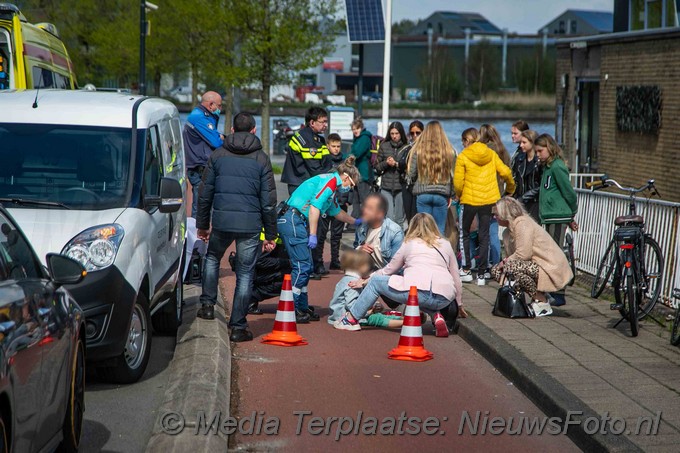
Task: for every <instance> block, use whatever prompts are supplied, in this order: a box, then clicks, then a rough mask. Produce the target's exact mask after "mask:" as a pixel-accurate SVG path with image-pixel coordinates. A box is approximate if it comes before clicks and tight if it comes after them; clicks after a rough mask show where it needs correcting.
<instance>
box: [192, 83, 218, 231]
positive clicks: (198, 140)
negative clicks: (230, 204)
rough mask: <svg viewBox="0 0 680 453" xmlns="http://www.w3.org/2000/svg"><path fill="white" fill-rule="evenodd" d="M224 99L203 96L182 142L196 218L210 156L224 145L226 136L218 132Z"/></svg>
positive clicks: (193, 211)
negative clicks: (200, 190)
mask: <svg viewBox="0 0 680 453" xmlns="http://www.w3.org/2000/svg"><path fill="white" fill-rule="evenodd" d="M221 105H222V96H220V95H219V94H217V93H215V92H214V91H208V92H206V93H204V94H203V96H202V97H201V103H200V105H199V106H198V107H196V108H195V109H194V110H193V111H192V112H191V113H190V114H189V116H188V117H187V122H186V123H185V125H184V131H183V132H182V139H183V140H184V155H185V162H186V167H187V178H188V179H189V182H190V183H191V188H192V193H193V201H192V203H191V217H194V218H195V217H196V209H197V207H198V186H199V185H200V184H201V178H202V177H203V170H205V167H206V165H207V164H208V159H209V158H210V153H212V152H213V151H214V150H215V149H217V148H219V147H220V146H222V144H223V143H224V135H222V134H220V133H219V131H218V130H217V123H218V122H219V120H220V106H221Z"/></svg>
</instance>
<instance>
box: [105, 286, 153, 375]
mask: <svg viewBox="0 0 680 453" xmlns="http://www.w3.org/2000/svg"><path fill="white" fill-rule="evenodd" d="M150 354H151V316H150V315H149V301H148V300H147V298H146V296H145V295H144V294H143V293H139V294H138V295H137V300H136V301H135V304H134V306H133V307H132V315H131V317H130V327H129V328H128V332H127V334H126V337H125V349H124V350H123V352H122V354H121V355H120V356H118V359H117V360H116V365H115V366H114V367H105V368H100V369H99V373H100V375H101V376H102V377H103V378H104V379H106V380H107V381H111V382H116V383H119V384H132V383H133V382H137V381H138V380H139V379H140V378H141V377H142V375H143V374H144V371H145V370H146V365H147V363H149V355H150Z"/></svg>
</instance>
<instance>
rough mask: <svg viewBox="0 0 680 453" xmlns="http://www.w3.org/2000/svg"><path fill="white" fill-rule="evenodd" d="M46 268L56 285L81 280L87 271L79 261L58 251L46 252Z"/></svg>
mask: <svg viewBox="0 0 680 453" xmlns="http://www.w3.org/2000/svg"><path fill="white" fill-rule="evenodd" d="M47 270H48V272H49V273H50V277H51V278H52V282H53V283H55V284H56V285H59V286H61V285H75V284H77V283H80V282H81V281H83V278H85V276H86V275H87V271H86V270H85V268H84V267H83V265H82V264H80V263H79V262H77V261H75V260H72V259H71V258H69V257H68V256H64V255H59V254H58V253H48V254H47Z"/></svg>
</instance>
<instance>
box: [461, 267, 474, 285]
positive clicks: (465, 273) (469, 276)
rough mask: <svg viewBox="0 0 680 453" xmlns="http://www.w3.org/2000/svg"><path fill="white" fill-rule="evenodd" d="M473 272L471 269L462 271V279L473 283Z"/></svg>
mask: <svg viewBox="0 0 680 453" xmlns="http://www.w3.org/2000/svg"><path fill="white" fill-rule="evenodd" d="M472 280H473V279H472V272H470V271H464V270H461V271H460V281H461V282H463V283H472Z"/></svg>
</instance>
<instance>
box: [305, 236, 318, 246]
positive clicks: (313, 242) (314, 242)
mask: <svg viewBox="0 0 680 453" xmlns="http://www.w3.org/2000/svg"><path fill="white" fill-rule="evenodd" d="M318 243H319V241H318V239H317V238H316V234H310V235H309V240H308V241H307V247H309V248H310V249H315V248H316V246H317V244H318Z"/></svg>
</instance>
